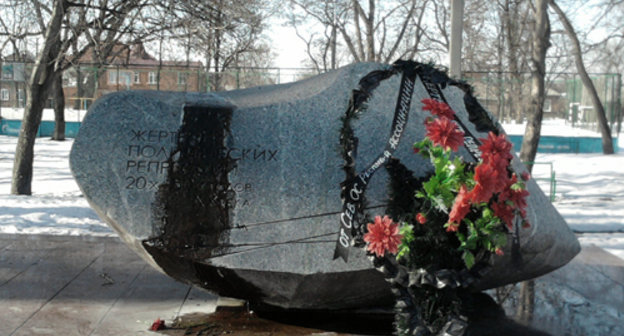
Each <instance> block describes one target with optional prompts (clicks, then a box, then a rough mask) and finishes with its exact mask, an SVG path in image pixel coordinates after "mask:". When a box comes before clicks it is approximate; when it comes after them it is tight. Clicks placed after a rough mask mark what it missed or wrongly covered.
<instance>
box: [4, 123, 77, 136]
mask: <svg viewBox="0 0 624 336" xmlns="http://www.w3.org/2000/svg"><path fill="white" fill-rule="evenodd" d="M21 126H22V121H21V120H8V119H0V134H2V135H10V136H18V135H19V131H20V128H21ZM78 129H80V123H79V122H77V121H66V122H65V137H66V138H75V137H76V134H78ZM52 133H54V121H48V120H44V121H42V122H41V124H40V125H39V130H37V137H51V136H52Z"/></svg>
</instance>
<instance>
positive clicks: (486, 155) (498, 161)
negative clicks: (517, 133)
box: [479, 132, 513, 168]
mask: <svg viewBox="0 0 624 336" xmlns="http://www.w3.org/2000/svg"><path fill="white" fill-rule="evenodd" d="M481 142H482V144H481V146H479V150H481V154H482V156H481V157H482V159H483V162H485V163H492V165H493V166H495V167H497V168H498V167H501V168H507V166H508V165H509V160H511V159H512V158H513V155H511V148H512V147H513V146H512V144H511V142H509V141H508V140H507V137H506V136H505V134H501V135H496V134H494V132H490V133H488V137H487V139H481Z"/></svg>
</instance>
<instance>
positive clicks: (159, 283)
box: [0, 235, 216, 336]
mask: <svg viewBox="0 0 624 336" xmlns="http://www.w3.org/2000/svg"><path fill="white" fill-rule="evenodd" d="M215 305H216V297H214V296H211V295H209V294H207V293H205V292H203V291H201V290H198V289H196V288H193V287H191V286H188V285H184V284H182V283H179V282H176V281H175V280H173V279H171V278H169V277H167V276H165V275H163V274H161V273H159V272H158V271H156V270H154V269H153V268H152V267H150V266H148V265H147V263H145V262H144V261H143V260H141V259H140V258H139V257H138V256H137V255H136V254H135V253H134V252H132V251H131V250H130V249H129V248H128V247H126V245H124V244H123V243H122V242H121V241H120V240H119V239H117V238H94V237H67V236H27V235H0V307H2V308H1V309H0V335H3V336H22V335H24V336H26V335H27V336H32V335H63V336H74V335H81V336H82V335H93V336H96V335H98V336H104V335H115V336H125V335H160V334H157V333H153V332H150V331H148V328H149V327H150V326H151V324H152V322H153V321H154V320H155V319H157V318H161V319H165V320H167V321H168V322H169V321H171V320H172V319H173V318H175V317H176V316H180V315H184V314H187V313H190V312H206V313H208V312H212V311H213V310H214V308H215Z"/></svg>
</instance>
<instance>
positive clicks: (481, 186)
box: [469, 163, 500, 204]
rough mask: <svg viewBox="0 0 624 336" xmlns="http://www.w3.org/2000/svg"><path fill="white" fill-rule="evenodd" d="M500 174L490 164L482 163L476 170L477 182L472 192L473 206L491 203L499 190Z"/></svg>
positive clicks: (475, 178)
mask: <svg viewBox="0 0 624 336" xmlns="http://www.w3.org/2000/svg"><path fill="white" fill-rule="evenodd" d="M499 173H500V172H498V171H497V170H496V168H494V167H492V166H491V165H489V164H486V163H481V164H479V165H478V166H477V168H475V174H474V180H475V182H477V184H476V185H475V187H474V188H473V189H472V191H470V195H469V198H470V201H472V203H473V204H478V203H482V202H489V201H490V198H492V195H494V193H495V192H496V191H497V189H499V188H498V174H499Z"/></svg>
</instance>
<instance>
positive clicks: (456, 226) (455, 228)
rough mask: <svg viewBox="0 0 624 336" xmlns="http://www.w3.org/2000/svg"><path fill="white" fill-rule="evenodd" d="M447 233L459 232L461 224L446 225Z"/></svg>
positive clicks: (449, 223)
mask: <svg viewBox="0 0 624 336" xmlns="http://www.w3.org/2000/svg"><path fill="white" fill-rule="evenodd" d="M445 226H446V232H457V231H459V224H456V223H452V222H448V223H446V225H445Z"/></svg>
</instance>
